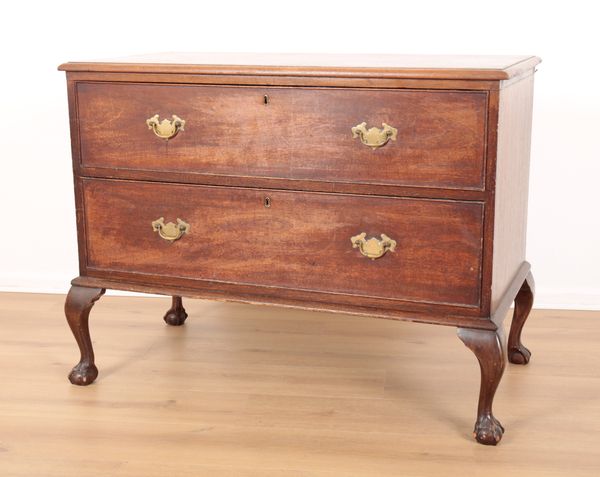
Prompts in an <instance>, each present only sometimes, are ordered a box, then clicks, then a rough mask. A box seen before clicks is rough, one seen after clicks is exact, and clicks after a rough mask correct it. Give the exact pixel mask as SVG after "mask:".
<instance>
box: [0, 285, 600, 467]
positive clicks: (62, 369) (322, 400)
mask: <svg viewBox="0 0 600 477" xmlns="http://www.w3.org/2000/svg"><path fill="white" fill-rule="evenodd" d="M64 300H65V297H64V295H33V294H7V293H5V294H1V295H0V325H1V326H2V332H1V333H0V369H1V370H2V386H0V429H1V432H0V471H1V473H2V475H3V476H6V477H9V476H10V477H32V476H43V477H140V476H144V477H165V476H177V477H198V476H210V477H281V476H286V477H287V476H291V477H339V476H344V477H406V476H419V477H439V476H445V475H485V476H488V477H506V476H508V475H515V474H518V475H523V476H527V477H563V476H569V477H596V476H597V475H598V468H599V467H600V451H599V449H600V406H599V405H598V394H600V376H599V375H598V369H600V354H599V353H598V351H597V349H598V342H600V312H576V311H550V310H534V311H533V312H532V316H531V318H530V319H529V322H528V324H527V326H526V328H525V330H524V339H525V340H526V342H527V344H528V346H530V347H531V349H532V350H533V351H534V358H535V359H533V360H532V362H531V363H530V364H529V365H527V366H515V365H508V366H507V368H506V371H505V373H504V377H503V380H502V382H501V384H500V387H499V388H498V391H497V393H496V399H495V403H494V411H495V413H496V415H497V417H498V418H499V419H501V421H502V423H503V425H505V426H506V428H507V432H506V434H505V436H504V438H503V440H502V442H500V444H499V445H498V446H497V447H495V448H489V447H484V446H478V445H475V444H474V443H473V439H472V436H471V430H472V424H473V421H474V419H475V410H476V409H475V406H476V402H477V391H478V389H479V371H478V364H477V361H476V360H475V359H474V357H473V355H472V353H471V352H470V351H469V350H468V349H467V348H466V347H464V346H463V345H462V343H461V342H460V341H459V340H458V339H457V337H456V333H455V330H454V329H452V328H447V327H439V326H424V325H415V324H411V323H398V322H392V321H386V320H366V319H364V318H360V317H352V316H347V315H332V314H326V313H309V312H302V311H297V310H288V311H286V312H282V310H281V309H279V308H265V307H254V306H249V305H237V304H225V303H217V302H207V301H199V300H184V305H185V307H186V309H187V311H188V313H189V315H190V317H189V318H188V320H187V321H186V324H185V325H184V326H181V327H171V326H167V325H165V324H164V322H163V320H162V315H163V313H164V311H165V310H166V309H167V308H169V306H170V303H171V300H170V298H131V297H114V296H105V297H103V298H102V299H101V300H100V301H99V302H98V303H97V304H96V306H95V308H94V310H93V312H92V316H91V318H90V326H91V327H92V328H93V333H94V344H95V347H96V351H97V355H98V365H99V367H100V376H99V378H98V381H97V382H96V383H95V384H93V385H91V386H88V387H83V388H82V387H76V386H72V385H71V384H69V382H68V381H67V376H66V375H67V372H68V370H69V369H70V367H71V366H72V365H73V363H74V362H75V361H76V360H77V359H78V351H77V348H76V347H75V346H74V343H73V337H72V336H71V333H70V331H69V329H68V326H67V324H66V322H65V318H64V314H63V304H64ZM567 324H568V327H567V326H566V325H567Z"/></svg>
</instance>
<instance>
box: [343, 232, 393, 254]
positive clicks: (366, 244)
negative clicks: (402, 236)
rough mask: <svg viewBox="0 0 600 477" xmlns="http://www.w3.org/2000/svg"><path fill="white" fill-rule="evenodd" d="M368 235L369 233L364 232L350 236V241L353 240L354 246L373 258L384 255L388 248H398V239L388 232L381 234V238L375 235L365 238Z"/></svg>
mask: <svg viewBox="0 0 600 477" xmlns="http://www.w3.org/2000/svg"><path fill="white" fill-rule="evenodd" d="M366 236H367V234H366V233H364V232H363V233H361V234H358V235H355V236H354V237H352V238H350V241H351V242H352V248H358V249H359V250H360V253H362V254H363V255H364V256H365V257H367V258H370V259H371V260H375V259H376V258H379V257H383V256H384V255H385V253H386V252H387V251H388V250H389V251H390V252H393V251H395V250H396V241H395V240H392V239H391V238H389V237H388V236H387V235H386V234H381V240H379V239H376V238H375V237H372V238H370V239H368V240H365V237H366Z"/></svg>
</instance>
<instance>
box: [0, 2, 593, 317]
mask: <svg viewBox="0 0 600 477" xmlns="http://www.w3.org/2000/svg"><path fill="white" fill-rule="evenodd" d="M593 5H594V2H589V1H579V0H575V1H573V0H572V1H570V2H568V5H566V6H565V4H564V3H563V2H552V1H550V0H547V1H540V2H535V1H531V2H526V1H524V0H505V1H504V2H502V3H498V2H483V1H461V0H455V1H452V2H448V1H437V2H432V1H419V2H414V1H411V2H401V1H398V2H390V1H387V2H385V1H375V2H368V1H366V0H362V1H353V0H344V1H330V2H327V1H325V0H322V1H313V0H303V1H302V2H285V1H282V0H280V1H276V2H265V1H260V0H252V1H234V0H227V1H222V2H216V1H212V2H207V3H204V2H201V1H189V0H176V1H170V2H169V1H161V2H158V1H154V0H144V1H135V2H134V1H129V2H128V1H125V0H121V1H113V0H103V1H102V2H85V1H64V0H54V1H52V2H48V1H44V2H39V3H38V2H27V1H25V0H22V1H20V2H5V3H4V5H3V7H2V13H1V14H2V17H1V18H0V40H1V43H0V44H1V45H2V49H1V52H2V55H1V57H0V62H1V63H0V64H1V66H0V68H2V71H1V76H0V86H1V87H0V110H1V113H2V117H1V120H2V128H1V130H2V132H1V134H0V145H1V147H0V151H1V154H2V157H1V161H0V177H1V180H2V184H1V187H0V204H1V206H2V221H3V226H2V227H1V228H0V290H7V291H36V292H61V293H62V292H66V290H67V289H68V284H69V281H70V279H71V278H73V277H74V276H76V275H77V253H76V235H75V218H74V217H75V215H74V205H73V192H72V191H73V188H72V177H71V159H70V146H69V130H68V115H67V98H66V88H65V79H64V74H63V73H59V72H58V71H56V67H57V65H58V64H59V63H62V62H65V61H74V60H89V59H97V58H106V57H115V56H125V55H131V54H138V53H152V52H163V51H254V52H326V53H431V54H535V55H538V56H541V57H542V59H543V63H542V64H541V65H540V66H539V68H538V74H537V75H536V92H535V105H534V108H535V109H534V125H533V140H532V142H533V143H532V170H531V188H530V202H529V237H528V247H527V251H528V259H529V261H531V262H532V264H533V270H534V274H535V277H536V281H537V286H538V298H537V306H545V307H573V308H594V309H600V271H599V270H600V213H599V210H598V209H599V206H600V192H599V178H600V157H599V156H600V154H599V152H598V151H599V145H598V137H599V136H600V94H599V93H598V91H600V89H599V87H598V84H597V83H598V81H599V78H600V62H599V61H598V60H597V55H598V46H599V45H600V36H599V34H598V28H597V15H596V14H595V12H593V11H592V8H593ZM567 6H568V8H567Z"/></svg>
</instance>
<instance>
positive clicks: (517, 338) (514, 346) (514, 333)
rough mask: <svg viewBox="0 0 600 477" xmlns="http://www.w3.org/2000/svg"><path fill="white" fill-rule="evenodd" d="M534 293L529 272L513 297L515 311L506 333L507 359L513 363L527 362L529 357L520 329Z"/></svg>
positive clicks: (529, 308)
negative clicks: (508, 332)
mask: <svg viewBox="0 0 600 477" xmlns="http://www.w3.org/2000/svg"><path fill="white" fill-rule="evenodd" d="M534 294H535V282H534V281H533V275H532V274H531V272H529V274H528V275H527V278H525V281H524V282H523V285H522V286H521V289H520V290H519V293H517V296H516V297H515V311H514V312H513V319H512V323H511V325H510V334H509V335H508V360H509V361H510V362H511V363H514V364H527V363H529V359H530V358H531V351H529V350H528V349H527V348H526V347H525V346H523V343H521V331H523V325H524V324H525V321H527V317H529V312H530V311H531V307H532V306H533V297H534Z"/></svg>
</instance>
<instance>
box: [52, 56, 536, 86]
mask: <svg viewBox="0 0 600 477" xmlns="http://www.w3.org/2000/svg"><path fill="white" fill-rule="evenodd" d="M540 61H541V60H540V59H539V58H538V57H536V56H516V55H512V56H493V55H486V56H483V55H394V54H303V53H295V54H294V53H193V52H188V53H173V52H170V53H155V54H148V55H138V56H130V57H125V58H116V59H106V60H98V61H94V62H72V63H65V64H62V65H60V66H59V69H60V70H63V71H82V72H87V71H101V72H126V73H134V72H142V73H179V74H203V75H222V74H228V75H247V76H263V75H279V76H323V77H378V78H386V77H388V78H419V79H467V80H506V79H508V78H512V77H514V76H518V75H520V74H522V73H523V72H525V71H529V70H531V69H532V68H534V67H535V66H536V65H537V64H538V63H539V62H540Z"/></svg>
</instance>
